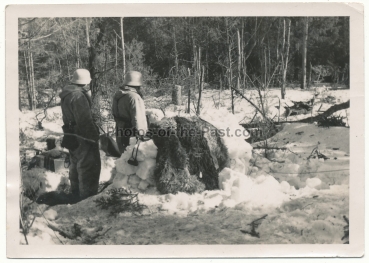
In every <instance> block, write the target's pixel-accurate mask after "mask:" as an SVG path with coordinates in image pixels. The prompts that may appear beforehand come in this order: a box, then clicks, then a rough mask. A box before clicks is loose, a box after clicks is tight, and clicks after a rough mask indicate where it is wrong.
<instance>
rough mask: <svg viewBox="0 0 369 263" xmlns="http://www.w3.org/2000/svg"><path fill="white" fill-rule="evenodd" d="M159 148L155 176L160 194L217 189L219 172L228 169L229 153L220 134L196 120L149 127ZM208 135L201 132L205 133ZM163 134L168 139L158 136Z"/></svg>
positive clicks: (171, 120) (170, 120)
mask: <svg viewBox="0 0 369 263" xmlns="http://www.w3.org/2000/svg"><path fill="white" fill-rule="evenodd" d="M150 128H152V129H154V130H155V129H156V130H157V133H156V135H155V134H154V135H153V141H154V143H155V145H156V146H157V147H158V154H157V158H156V162H157V166H156V169H155V172H154V177H155V181H156V186H157V188H158V190H159V191H160V192H161V193H163V194H166V193H173V194H175V193H177V192H187V193H196V192H202V191H203V190H213V189H218V188H219V185H218V184H219V182H218V176H219V172H220V171H221V170H222V169H223V168H225V167H229V155H228V149H227V148H226V146H225V145H224V142H223V139H222V138H221V137H220V134H219V131H218V130H217V129H216V128H215V127H214V126H213V125H211V124H210V123H208V122H206V121H204V120H202V119H201V118H199V117H197V116H193V117H178V116H177V117H174V118H168V119H166V118H165V119H163V120H162V121H160V122H159V123H157V124H152V125H151V127H150ZM205 129H206V130H207V132H203V131H204V130H205ZM160 132H161V133H162V134H164V133H166V134H167V136H158V134H160Z"/></svg>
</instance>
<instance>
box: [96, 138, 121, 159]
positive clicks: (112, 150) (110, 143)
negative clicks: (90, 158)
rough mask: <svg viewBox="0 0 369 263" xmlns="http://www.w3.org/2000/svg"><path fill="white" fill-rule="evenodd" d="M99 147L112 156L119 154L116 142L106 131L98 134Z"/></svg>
mask: <svg viewBox="0 0 369 263" xmlns="http://www.w3.org/2000/svg"><path fill="white" fill-rule="evenodd" d="M100 148H101V150H102V151H104V152H105V153H106V155H109V156H113V157H120V156H121V153H120V151H119V148H118V144H117V143H116V142H115V141H114V139H113V138H112V137H111V136H110V135H108V134H107V133H105V134H102V135H100Z"/></svg>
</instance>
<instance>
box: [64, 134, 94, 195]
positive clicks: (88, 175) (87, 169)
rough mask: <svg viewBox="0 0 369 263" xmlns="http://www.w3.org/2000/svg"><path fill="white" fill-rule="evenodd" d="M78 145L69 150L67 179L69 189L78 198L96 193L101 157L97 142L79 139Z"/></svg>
mask: <svg viewBox="0 0 369 263" xmlns="http://www.w3.org/2000/svg"><path fill="white" fill-rule="evenodd" d="M79 142H80V145H79V147H78V148H77V149H76V150H74V151H69V153H70V161H71V164H70V166H69V180H70V185H71V191H72V194H74V195H79V197H80V199H85V198H87V197H89V196H92V195H96V194H97V190H98V188H99V179H100V171H101V159H100V152H99V146H98V144H97V143H96V144H93V143H90V142H86V141H84V140H79Z"/></svg>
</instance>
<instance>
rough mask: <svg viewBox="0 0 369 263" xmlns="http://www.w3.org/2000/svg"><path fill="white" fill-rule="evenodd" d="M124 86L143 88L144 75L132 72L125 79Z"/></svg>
mask: <svg viewBox="0 0 369 263" xmlns="http://www.w3.org/2000/svg"><path fill="white" fill-rule="evenodd" d="M123 84H124V86H132V87H140V86H142V74H141V73H140V72H138V71H130V72H128V73H127V74H126V75H125V77H124V83H123Z"/></svg>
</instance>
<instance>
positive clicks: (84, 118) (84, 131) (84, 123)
mask: <svg viewBox="0 0 369 263" xmlns="http://www.w3.org/2000/svg"><path fill="white" fill-rule="evenodd" d="M72 108H73V114H74V119H75V121H76V123H77V126H78V127H79V130H80V133H81V136H82V137H84V138H86V139H89V140H93V141H95V142H97V141H98V140H99V133H98V131H97V129H96V126H95V123H94V121H93V119H92V115H91V109H90V105H89V103H88V101H87V98H86V97H85V95H83V94H81V95H79V96H76V99H75V100H74V103H73V104H72Z"/></svg>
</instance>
